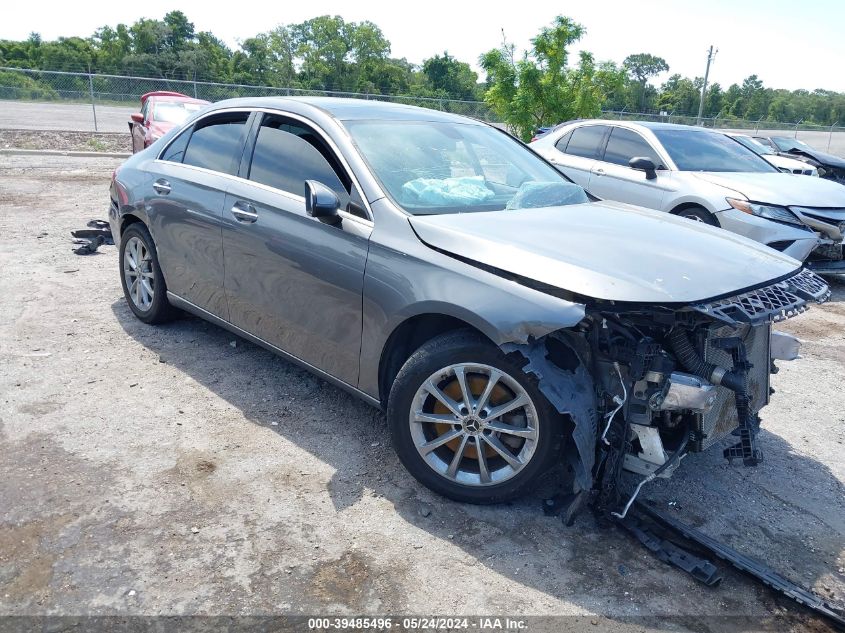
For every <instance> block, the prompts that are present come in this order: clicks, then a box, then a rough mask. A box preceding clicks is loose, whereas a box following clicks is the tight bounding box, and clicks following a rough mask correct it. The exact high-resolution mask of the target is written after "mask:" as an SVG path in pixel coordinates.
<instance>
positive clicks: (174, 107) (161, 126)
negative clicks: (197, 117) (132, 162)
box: [129, 91, 211, 154]
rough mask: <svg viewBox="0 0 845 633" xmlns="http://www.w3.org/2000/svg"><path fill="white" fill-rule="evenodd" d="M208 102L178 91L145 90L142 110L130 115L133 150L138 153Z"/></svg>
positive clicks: (142, 98)
mask: <svg viewBox="0 0 845 633" xmlns="http://www.w3.org/2000/svg"><path fill="white" fill-rule="evenodd" d="M209 103H211V102H210V101H205V100H203V99H195V98H193V97H189V96H188V95H183V94H182V93H180V92H166V91H159V92H148V93H147V94H145V95H142V96H141V111H140V112H137V113H135V114H133V115H131V116H130V117H129V118H130V120H129V133H130V134H131V136H132V153H133V154H135V153H137V152H140V151H141V150H142V149H144V148H147V147H149V146H150V145H152V144H153V143H154V142H155V141H157V140H158V139H159V138H161V137H162V136H164V135H165V134H166V133H167V132H168V131H169V130H170V129H171V128H172V127H173V126H175V125H179V124H180V123H182V121H184V120H185V119H186V118H188V115H190V114H193V113H194V112H196V111H197V110H199V109H201V108H202V107H204V106H206V105H208V104H209Z"/></svg>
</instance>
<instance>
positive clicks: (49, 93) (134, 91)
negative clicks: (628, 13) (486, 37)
mask: <svg viewBox="0 0 845 633" xmlns="http://www.w3.org/2000/svg"><path fill="white" fill-rule="evenodd" d="M157 90H169V91H174V92H181V93H182V94H186V95H188V96H191V97H195V98H197V99H205V100H207V101H220V100H222V99H231V98H234V97H270V96H318V97H347V98H354V99H372V100H375V101H390V102H393V103H404V104H407V105H415V106H420V107H424V108H431V109H434V110H442V111H444V112H453V113H455V114H461V115H464V116H469V117H474V118H477V119H482V120H485V121H493V120H495V117H494V116H493V113H492V112H491V111H490V108H489V107H488V106H487V104H486V103H484V102H482V101H459V100H455V99H438V98H432V97H417V96H412V95H383V94H371V93H359V92H337V91H330V90H306V89H302V88H284V87H273V86H252V85H246V84H224V83H214V82H208V81H184V80H177V79H165V78H153V77H131V76H123V75H104V74H98V73H92V74H88V73H71V72H59V71H47V70H29V69H20V68H10V67H0V99H5V100H14V101H20V100H26V101H42V102H43V101H49V102H60V101H64V102H68V101H69V102H75V103H86V104H90V105H91V106H92V108H93V110H92V116H93V117H96V110H97V108H98V107H110V106H121V105H124V106H131V107H135V108H136V109H137V107H138V106H139V99H140V97H141V95H142V94H145V93H147V92H154V91H157ZM92 123H94V121H92ZM95 125H96V124H95ZM124 125H125V123H124ZM95 131H96V127H95Z"/></svg>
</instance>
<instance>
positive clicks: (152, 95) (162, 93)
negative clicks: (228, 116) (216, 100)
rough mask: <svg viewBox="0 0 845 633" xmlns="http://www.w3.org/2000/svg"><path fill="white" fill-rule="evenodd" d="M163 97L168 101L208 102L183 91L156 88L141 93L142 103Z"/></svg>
mask: <svg viewBox="0 0 845 633" xmlns="http://www.w3.org/2000/svg"><path fill="white" fill-rule="evenodd" d="M159 98H162V99H166V100H167V101H189V102H193V103H208V101H205V100H204V99H197V98H195V97H191V96H188V95H185V94H182V93H181V92H170V91H168V90H156V91H154V92H148V93H146V94H143V95H141V103H144V102H145V101H147V99H152V100H153V101H155V100H157V99H159Z"/></svg>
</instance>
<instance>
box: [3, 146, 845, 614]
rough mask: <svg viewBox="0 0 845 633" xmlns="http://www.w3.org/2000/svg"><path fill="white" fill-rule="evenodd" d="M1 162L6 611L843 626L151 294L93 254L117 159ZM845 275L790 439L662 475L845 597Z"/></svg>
mask: <svg viewBox="0 0 845 633" xmlns="http://www.w3.org/2000/svg"><path fill="white" fill-rule="evenodd" d="M0 161H2V162H0V359H2V360H0V446H2V451H0V614H18V615H28V614H74V615H82V614H120V615H131V614H146V615H157V614H226V615H246V614H327V613H330V614H361V613H367V614H371V615H378V614H408V613H412V614H420V615H423V614H433V613H434V614H443V615H457V614H468V615H469V614H474V615H479V614H497V615H501V616H505V615H510V616H524V615H543V616H549V615H560V616H578V619H574V618H572V619H566V620H556V621H554V622H552V621H550V620H546V621H545V622H546V623H547V624H548V623H549V622H552V624H549V628H550V629H556V630H560V629H561V628H564V624H566V623H568V624H572V625H573V626H578V624H579V623H580V624H581V625H583V624H586V623H587V622H588V621H590V622H591V623H592V622H595V623H596V624H597V628H594V630H618V629H623V628H630V627H634V628H635V629H636V630H643V628H644V627H648V628H656V629H667V630H718V629H721V628H723V627H724V624H725V622H732V623H735V624H737V625H738V628H742V629H746V628H747V629H756V628H759V627H760V626H763V625H765V626H768V627H770V628H777V629H779V630H806V629H808V628H810V629H813V630H826V629H827V627H826V625H825V624H823V623H822V622H820V621H819V620H816V619H814V618H812V617H809V616H807V614H806V612H804V611H802V610H801V609H800V608H798V607H795V606H794V605H793V604H792V603H791V602H789V601H787V600H785V599H779V598H776V597H774V596H773V594H772V593H771V592H769V591H768V590H766V589H764V588H762V587H761V586H759V585H757V584H755V583H753V582H751V581H749V580H746V579H745V578H743V577H742V576H739V575H737V574H735V573H733V572H731V571H730V570H728V569H726V570H725V575H726V578H725V581H724V582H723V584H722V585H721V587H719V588H716V589H711V588H706V587H703V586H701V585H699V584H696V583H695V582H694V581H693V580H691V579H689V578H688V577H687V576H685V575H683V574H681V573H679V572H676V571H675V570H673V569H671V568H669V567H666V566H664V565H663V564H662V563H660V562H658V561H657V560H656V559H654V558H653V557H651V556H650V555H649V554H648V553H646V552H645V550H643V548H641V547H640V546H638V545H635V544H634V543H633V542H632V541H631V540H629V538H628V537H627V536H625V535H624V534H622V533H621V532H618V531H615V530H612V529H611V530H602V529H600V528H598V527H597V526H596V525H595V522H594V520H593V519H592V517H591V516H589V515H583V516H581V517H580V518H579V520H578V522H577V524H576V526H575V527H573V528H566V527H564V526H563V525H562V524H561V523H560V522H559V521H558V520H557V519H550V518H547V517H545V516H543V514H542V512H541V499H542V498H543V495H544V494H546V493H548V492H549V489H552V488H551V484H549V486H548V488H549V489H547V490H538V491H537V493H536V495H535V496H534V497H532V498H528V499H525V500H524V501H520V502H518V503H514V504H511V505H507V506H500V507H486V508H479V507H473V506H467V505H460V504H456V503H452V502H449V501H445V500H443V499H441V498H438V497H436V496H434V495H432V494H431V493H429V492H428V491H426V490H425V489H423V488H421V487H420V486H419V485H418V484H417V483H416V482H415V481H414V480H412V479H411V477H410V476H409V475H407V474H406V472H405V471H404V470H403V469H402V468H401V466H400V465H399V463H398V461H397V459H396V458H395V457H394V456H393V453H392V451H391V448H390V446H389V444H388V441H387V436H386V431H385V422H384V419H383V417H382V415H381V414H380V413H379V412H377V411H375V410H374V409H371V408H370V407H368V406H367V405H365V404H362V403H360V402H358V401H356V400H354V399H353V398H352V397H351V396H348V395H346V394H345V393H343V392H341V391H339V390H337V389H335V388H334V387H331V386H329V385H328V384H326V383H324V382H321V381H320V380H318V379H315V378H313V377H311V376H310V375H309V374H307V373H305V372H304V371H302V370H300V369H297V368H296V367H294V366H292V365H291V364H289V363H287V362H285V361H283V360H281V359H279V358H276V357H274V356H272V355H271V354H269V353H268V352H266V351H263V350H261V349H259V348H257V347H255V346H253V345H251V344H249V343H246V342H245V341H242V340H237V341H236V340H235V339H234V338H233V336H232V335H230V334H228V333H226V332H224V331H223V330H221V329H218V328H217V327H214V326H212V325H208V324H206V323H204V322H202V321H200V320H197V319H194V318H188V317H186V318H184V319H181V320H179V321H176V322H174V323H172V324H169V325H167V326H162V327H150V326H146V325H143V324H142V323H140V322H139V321H137V320H135V319H134V318H133V317H132V316H131V314H130V312H129V310H128V308H127V307H126V305H125V303H124V300H123V296H122V293H121V290H120V284H119V280H118V275H117V258H116V252H115V248H114V247H104V248H103V249H102V253H101V254H97V255H93V256H89V257H80V256H77V255H74V254H73V253H72V252H71V246H72V245H71V243H70V236H69V231H70V230H71V229H73V228H79V227H83V226H84V225H85V222H86V220H88V219H90V218H99V217H105V208H106V202H107V183H108V178H109V176H110V174H111V171H112V169H113V168H114V167H115V165H116V164H117V161H116V160H113V159H104V158H96V159H91V158H88V159H83V158H69V157H56V156H47V157H32V156H27V157H17V156H11V157H10V156H4V157H0ZM833 288H834V296H833V300H832V301H831V302H830V303H829V304H827V305H825V306H821V307H816V308H813V309H812V310H811V312H809V313H808V314H806V315H804V316H802V317H799V318H797V319H794V320H793V321H791V322H789V323H788V324H787V325H785V326H783V327H784V329H786V330H788V331H790V332H793V333H795V334H797V335H799V336H801V337H802V338H804V339H806V340H807V343H806V345H805V347H804V358H803V359H801V360H798V361H795V362H793V363H791V364H788V363H783V369H782V370H781V372H780V373H779V374H777V375H776V376H775V377H774V386H775V388H776V389H777V393H776V395H775V396H774V401H773V404H772V405H771V406H770V407H769V408H767V409H765V410H764V428H765V431H764V432H763V433H762V436H761V447H762V449H763V450H764V452H765V456H766V461H765V462H764V463H763V464H762V465H761V466H759V467H758V468H756V469H743V468H742V467H737V466H733V467H731V466H728V465H727V464H726V463H725V462H724V461H723V460H722V459H721V451H720V450H714V451H710V452H709V453H706V454H700V455H692V456H690V457H689V458H687V459H686V460H684V463H683V465H682V467H681V468H680V469H679V471H678V472H677V473H676V475H675V477H674V478H673V479H671V480H669V481H661V482H659V483H656V484H654V485H653V486H651V487H650V488H647V489H646V493H645V496H646V497H647V498H648V499H651V500H653V501H654V502H656V503H657V504H658V506H659V507H662V508H664V509H668V510H669V511H671V512H674V513H676V514H677V516H679V517H681V518H682V519H684V520H687V521H690V522H691V523H693V524H694V525H696V526H699V527H700V528H701V529H702V530H703V531H705V532H707V533H708V534H710V535H712V536H715V537H717V538H719V539H722V540H724V541H726V542H728V543H729V544H731V545H733V546H735V547H736V548H738V549H740V550H741V551H744V552H746V553H748V554H751V555H753V556H757V557H760V558H762V559H765V560H767V561H769V562H770V563H771V564H772V565H773V566H774V567H775V568H777V569H779V570H781V571H783V572H786V573H787V574H788V575H790V576H791V577H793V578H795V579H797V580H799V581H801V582H802V583H804V584H806V585H808V586H811V587H812V588H814V589H815V590H816V591H817V592H818V593H819V594H821V595H822V596H824V597H826V598H828V599H829V600H831V601H832V602H834V603H837V604H839V605H842V604H845V573H843V572H845V494H843V492H845V488H844V487H843V482H845V460H843V458H842V454H843V448H845V446H843V442H845V430H843V429H845V427H844V426H843V421H845V406H843V405H845V396H844V395H843V390H842V384H841V383H842V376H843V366H845V330H843V326H845V307H843V306H845V303H843V300H845V284H843V283H842V282H834V284H833ZM594 614H600V615H594ZM733 616H741V617H742V618H749V619H730V618H732V617H733ZM718 618H729V619H728V620H723V619H722V620H720V619H718ZM537 626H540V624H537Z"/></svg>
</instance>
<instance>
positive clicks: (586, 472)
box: [500, 270, 830, 516]
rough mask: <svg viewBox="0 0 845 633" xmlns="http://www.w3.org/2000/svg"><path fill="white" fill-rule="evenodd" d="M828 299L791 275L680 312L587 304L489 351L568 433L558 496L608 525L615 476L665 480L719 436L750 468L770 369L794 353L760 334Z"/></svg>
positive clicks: (802, 275) (789, 342)
mask: <svg viewBox="0 0 845 633" xmlns="http://www.w3.org/2000/svg"><path fill="white" fill-rule="evenodd" d="M829 296H830V290H829V288H828V286H827V284H825V282H824V281H823V280H821V279H820V278H819V277H817V276H816V275H814V274H813V273H812V272H810V271H808V270H801V271H799V272H797V273H795V274H794V275H792V276H790V277H787V278H785V279H782V280H779V281H777V282H775V283H773V284H769V285H767V286H764V287H761V288H757V289H754V290H750V291H745V292H742V293H740V294H737V295H731V296H725V297H720V298H717V299H714V300H712V301H707V302H700V303H694V304H688V305H677V304H674V305H666V306H660V305H654V306H643V305H622V304H619V303H616V304H610V305H609V304H608V303H607V302H598V301H596V302H593V303H591V302H589V301H587V302H585V303H586V306H587V309H586V313H585V317H584V319H583V320H582V321H581V322H580V323H579V324H578V325H577V326H576V327H574V328H570V329H566V330H560V331H557V332H553V333H551V334H549V335H547V336H542V337H539V338H532V339H531V340H529V342H527V343H514V342H508V343H503V344H501V345H500V347H501V349H502V350H503V351H505V352H506V353H510V352H519V353H520V354H521V355H522V356H523V357H525V359H526V360H527V361H528V362H527V363H526V364H525V366H524V368H523V371H525V372H526V373H527V374H530V375H533V376H535V377H536V378H537V380H538V383H539V388H540V390H541V391H542V393H543V394H544V395H545V396H546V397H547V398H548V400H549V401H550V402H551V403H552V405H553V406H554V407H555V408H556V409H557V410H558V411H559V412H560V413H561V414H565V415H567V416H568V417H569V419H570V420H571V422H572V442H571V446H570V447H569V448H568V449H567V450H568V452H567V453H566V455H565V456H564V458H565V459H566V461H567V463H568V464H569V465H570V466H571V468H572V470H573V472H574V474H575V478H574V485H573V489H572V490H571V491H570V493H572V494H576V495H577V493H579V492H583V491H591V493H592V496H593V499H594V500H595V501H596V503H597V505H598V507H599V508H604V509H606V510H608V511H611V513H612V511H613V509H614V508H617V509H618V508H620V507H621V506H620V502H621V496H620V488H621V481H622V472H623V471H628V472H631V473H635V474H638V475H646V476H647V479H648V480H649V481H650V480H651V479H653V478H654V477H657V476H668V475H669V474H671V471H672V470H674V469H675V468H676V467H677V465H678V463H679V461H680V458H681V457H682V456H683V454H685V453H686V452H690V451H692V452H697V451H702V450H706V449H707V448H709V447H710V446H712V445H714V444H716V443H717V442H719V441H720V440H722V439H724V438H727V437H730V436H731V435H734V436H736V437H737V438H738V442H737V443H736V444H734V445H733V446H730V447H729V448H727V449H725V451H724V455H725V457H726V458H728V459H731V460H732V459H734V458H737V459H741V460H742V461H743V463H744V464H745V465H748V466H752V465H756V464H758V463H759V462H760V461H761V460H762V453H761V451H760V450H759V449H758V448H757V447H756V435H757V431H758V428H759V417H758V412H759V411H760V409H762V408H763V407H764V406H766V404H768V402H769V394H770V389H769V378H770V373H771V372H773V371H775V369H774V365H773V362H772V361H773V360H774V359H781V360H789V359H794V358H797V357H798V350H799V348H800V342H799V341H798V340H797V339H795V338H794V337H791V336H789V335H787V334H783V333H779V332H772V331H771V325H772V323H774V322H777V321H781V320H783V319H787V318H790V317H793V316H796V315H798V314H800V313H802V312H803V311H805V310H806V309H807V304H808V302H810V301H813V302H818V303H822V302H824V301H826V300H827V299H828V298H829ZM560 344H563V345H565V346H566V347H567V348H568V349H569V350H570V352H571V353H570V354H569V357H568V358H569V359H570V360H569V362H560V361H559V359H557V358H556V357H555V353H554V349H553V348H554V347H556V346H559V345H560ZM572 358H577V362H572V361H571V359H572ZM600 421H601V422H600ZM642 483H643V482H641V483H640V486H638V487H637V490H639V487H641V485H642ZM628 505H630V504H628ZM626 507H627V506H626ZM616 516H620V515H619V514H618V513H617V514H616ZM622 516H624V511H623V513H622Z"/></svg>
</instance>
